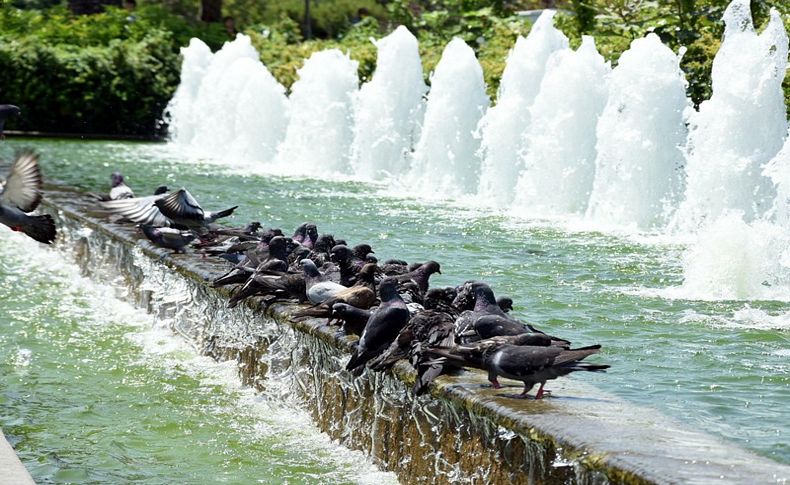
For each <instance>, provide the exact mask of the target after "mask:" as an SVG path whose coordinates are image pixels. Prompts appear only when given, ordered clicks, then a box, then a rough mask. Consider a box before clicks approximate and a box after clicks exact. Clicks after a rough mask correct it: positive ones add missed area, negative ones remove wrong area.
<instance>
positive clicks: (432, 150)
mask: <svg viewBox="0 0 790 485" xmlns="http://www.w3.org/2000/svg"><path fill="white" fill-rule="evenodd" d="M488 102H489V100H488V95H487V94H486V90H485V81H484V80H483V69H482V68H481V67H480V63H478V62H477V58H475V53H474V51H473V50H472V49H471V48H470V47H469V46H468V45H466V43H465V42H464V41H463V40H461V39H459V38H456V39H453V40H452V41H451V42H450V43H449V44H447V47H445V49H444V52H442V58H441V59H440V60H439V64H438V65H437V66H436V71H435V72H434V73H433V75H432V76H431V91H430V92H429V93H428V103H427V108H426V112H425V122H424V125H423V129H422V136H421V137H420V140H419V142H418V143H417V146H416V148H415V152H414V164H413V166H412V168H411V171H410V172H409V174H408V175H407V176H406V180H408V182H409V186H410V188H412V189H413V190H414V191H416V192H418V193H421V194H424V195H425V196H427V197H428V198H435V197H436V196H437V195H442V196H447V195H461V194H469V193H473V192H474V191H475V190H476V189H477V185H478V181H479V176H480V174H479V170H480V159H479V157H478V154H477V153H478V149H479V148H480V140H479V139H478V138H476V137H475V136H474V135H473V132H474V131H475V129H476V127H477V124H478V123H479V122H480V119H481V118H482V116H483V115H484V114H485V110H486V109H487V108H488Z"/></svg>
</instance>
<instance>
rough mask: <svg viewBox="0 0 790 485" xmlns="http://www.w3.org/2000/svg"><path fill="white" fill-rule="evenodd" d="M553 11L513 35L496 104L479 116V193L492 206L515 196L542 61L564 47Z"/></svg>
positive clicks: (546, 11) (545, 11)
mask: <svg viewBox="0 0 790 485" xmlns="http://www.w3.org/2000/svg"><path fill="white" fill-rule="evenodd" d="M554 14H555V12H554V11H553V10H544V11H543V13H541V14H540V17H539V18H538V20H537V21H536V22H535V25H533V26H532V29H531V30H530V32H529V35H528V36H527V37H526V38H524V37H521V36H519V37H518V39H517V40H516V45H515V46H514V47H513V50H512V51H510V54H509V55H508V58H507V62H506V64H505V70H504V72H503V73H502V81H501V83H500V85H499V94H498V96H497V104H496V106H494V107H492V108H491V109H489V110H488V111H487V112H486V114H485V116H484V117H483V119H482V120H481V121H480V134H481V138H482V139H481V141H480V145H481V149H482V159H483V162H482V168H481V173H480V187H479V189H478V195H479V198H480V199H482V200H485V201H486V202H489V203H491V204H493V205H496V206H500V207H503V206H506V205H508V204H509V203H510V202H512V201H513V197H514V196H515V188H516V181H517V180H518V175H519V173H520V172H521V170H522V169H523V167H522V163H521V159H520V157H519V151H520V149H521V138H522V135H523V134H524V132H525V131H526V129H527V127H528V126H529V121H530V113H529V108H530V106H532V103H533V102H534V101H535V96H536V95H537V94H538V90H539V89H540V81H541V80H542V79H543V74H544V71H545V69H546V61H547V60H548V59H549V57H550V56H551V55H552V54H553V53H554V52H557V51H558V50H561V49H566V48H567V47H568V38H567V37H565V35H564V34H563V33H562V32H560V31H559V30H557V29H556V28H555V27H554V25H553V18H554Z"/></svg>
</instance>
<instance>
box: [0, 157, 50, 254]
mask: <svg viewBox="0 0 790 485" xmlns="http://www.w3.org/2000/svg"><path fill="white" fill-rule="evenodd" d="M41 187H42V179H41V169H40V168H39V166H38V155H37V154H36V153H34V152H32V151H22V152H20V153H19V154H17V156H16V159H15V160H14V163H12V164H11V168H10V169H9V172H8V176H7V177H6V179H5V182H4V183H3V184H2V185H1V186H0V222H2V223H3V224H5V225H6V226H8V227H10V228H11V230H13V231H19V232H23V233H25V234H27V235H28V236H29V237H31V238H33V239H35V240H36V241H38V242H42V243H44V244H51V243H52V242H53V241H54V240H55V236H56V232H57V231H56V229H55V221H54V220H53V219H52V216H50V215H49V214H44V215H40V216H32V215H28V214H27V213H28V212H32V211H34V210H36V207H38V204H39V203H40V202H41V197H42V195H41Z"/></svg>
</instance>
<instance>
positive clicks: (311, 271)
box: [300, 259, 321, 278]
mask: <svg viewBox="0 0 790 485" xmlns="http://www.w3.org/2000/svg"><path fill="white" fill-rule="evenodd" d="M300 264H301V265H302V270H304V274H305V276H306V277H312V278H315V277H317V276H321V273H320V272H319V271H318V267H317V266H316V265H315V263H314V262H313V261H312V260H311V259H303V260H301V261H300Z"/></svg>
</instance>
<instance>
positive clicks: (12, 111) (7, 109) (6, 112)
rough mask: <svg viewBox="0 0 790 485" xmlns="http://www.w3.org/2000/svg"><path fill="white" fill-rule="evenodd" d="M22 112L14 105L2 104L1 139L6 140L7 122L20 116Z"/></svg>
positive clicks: (0, 116) (0, 109) (0, 115)
mask: <svg viewBox="0 0 790 485" xmlns="http://www.w3.org/2000/svg"><path fill="white" fill-rule="evenodd" d="M21 112H22V110H21V109H19V107H18V106H14V105H13V104H0V139H3V138H5V135H4V134H3V127H4V126H5V121H6V120H7V119H8V118H10V117H12V116H18V115H19V114H20V113H21Z"/></svg>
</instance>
